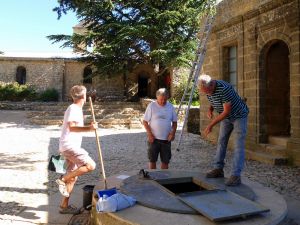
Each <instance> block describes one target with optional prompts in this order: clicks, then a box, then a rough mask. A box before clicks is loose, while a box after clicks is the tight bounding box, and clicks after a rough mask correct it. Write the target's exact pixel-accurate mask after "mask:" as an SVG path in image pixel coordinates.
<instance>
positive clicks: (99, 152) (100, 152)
mask: <svg viewBox="0 0 300 225" xmlns="http://www.w3.org/2000/svg"><path fill="white" fill-rule="evenodd" d="M89 102H90V106H91V111H92V116H93V122H94V123H96V119H95V113H94V107H93V102H92V98H91V97H89ZM95 135H96V143H97V147H98V157H99V159H100V163H101V169H102V175H103V180H104V189H105V190H106V189H107V183H106V175H105V170H104V163H103V158H102V151H101V147H100V142H99V136H98V131H97V129H96V130H95Z"/></svg>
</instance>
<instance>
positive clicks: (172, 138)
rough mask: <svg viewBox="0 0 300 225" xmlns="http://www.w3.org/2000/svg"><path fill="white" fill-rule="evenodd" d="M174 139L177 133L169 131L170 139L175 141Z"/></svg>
mask: <svg viewBox="0 0 300 225" xmlns="http://www.w3.org/2000/svg"><path fill="white" fill-rule="evenodd" d="M174 139H175V134H174V133H173V132H171V133H169V135H168V141H174Z"/></svg>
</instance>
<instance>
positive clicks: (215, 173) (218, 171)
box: [206, 169, 224, 178]
mask: <svg viewBox="0 0 300 225" xmlns="http://www.w3.org/2000/svg"><path fill="white" fill-rule="evenodd" d="M206 177H207V178H218V177H224V171H223V169H213V170H212V171H210V172H208V173H207V174H206Z"/></svg>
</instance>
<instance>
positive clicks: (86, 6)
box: [48, 0, 215, 75]
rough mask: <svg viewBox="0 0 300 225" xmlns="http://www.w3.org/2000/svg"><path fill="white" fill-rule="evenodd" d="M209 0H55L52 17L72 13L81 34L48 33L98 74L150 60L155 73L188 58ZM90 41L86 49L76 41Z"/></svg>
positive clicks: (51, 38)
mask: <svg viewBox="0 0 300 225" xmlns="http://www.w3.org/2000/svg"><path fill="white" fill-rule="evenodd" d="M214 3H215V0H111V1H110V0H58V4H59V5H58V6H57V7H56V8H54V9H53V10H54V11H56V12H57V13H58V18H60V17H61V16H62V15H63V14H66V13H67V12H68V11H70V10H72V11H74V12H75V13H76V15H77V17H78V19H79V21H80V22H81V24H82V25H83V26H84V27H85V28H86V32H85V33H84V34H76V33H74V34H73V35H71V36H70V35H63V34H60V35H51V36H48V38H49V39H50V40H51V41H53V43H54V42H62V43H63V44H62V47H72V48H75V49H77V50H78V51H79V52H81V53H82V54H83V59H85V60H87V61H89V62H91V63H92V64H94V65H95V66H96V67H97V69H98V74H100V75H101V74H118V73H120V72H124V70H128V71H131V70H133V69H134V68H135V66H136V65H137V64H151V65H153V69H154V71H155V72H156V73H157V74H161V73H162V72H163V71H164V70H166V69H168V68H170V67H174V66H175V67H176V66H187V65H189V63H190V62H191V59H193V58H194V50H195V48H196V38H197V37H196V35H197V32H198V31H199V29H200V19H201V16H202V15H203V14H204V13H205V12H206V11H207V9H208V8H209V7H210V6H211V5H214ZM83 45H86V46H90V45H92V47H93V48H92V50H91V51H89V50H87V49H86V48H79V47H78V46H83Z"/></svg>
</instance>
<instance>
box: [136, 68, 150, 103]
mask: <svg viewBox="0 0 300 225" xmlns="http://www.w3.org/2000/svg"><path fill="white" fill-rule="evenodd" d="M148 83H149V77H148V76H147V75H145V74H141V75H139V78H138V96H139V97H140V98H144V97H147V96H148V92H149V90H148V89H149V85H148ZM148 97H149V96H148Z"/></svg>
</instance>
